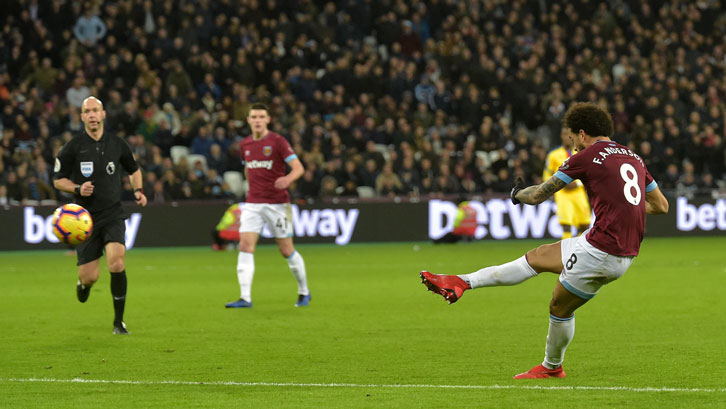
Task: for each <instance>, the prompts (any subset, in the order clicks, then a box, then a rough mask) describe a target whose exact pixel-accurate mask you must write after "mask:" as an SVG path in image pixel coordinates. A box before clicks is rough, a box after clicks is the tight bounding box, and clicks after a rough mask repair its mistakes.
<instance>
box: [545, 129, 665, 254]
mask: <svg viewBox="0 0 726 409" xmlns="http://www.w3.org/2000/svg"><path fill="white" fill-rule="evenodd" d="M555 177H557V178H559V179H560V180H562V181H563V182H565V183H570V182H572V181H573V180H575V179H580V180H581V181H582V183H583V184H584V185H585V188H586V189H587V196H588V198H589V199H590V206H591V207H592V209H593V210H594V211H595V218H596V219H595V224H594V225H593V227H592V229H590V232H589V233H588V234H587V237H586V238H587V241H588V242H589V243H590V244H592V245H593V246H595V247H596V248H598V249H600V250H602V251H604V252H607V253H609V254H612V255H616V256H637V255H638V251H639V250H640V242H641V241H642V240H643V232H644V231H645V193H646V192H650V191H652V190H654V189H655V188H656V187H657V186H658V184H657V183H656V182H655V181H654V180H653V177H652V176H651V175H650V173H649V172H648V169H646V167H645V164H644V163H643V160H642V159H641V158H640V156H638V155H637V154H635V153H634V152H633V151H631V150H630V149H628V148H627V147H625V146H623V145H620V144H618V143H616V142H613V141H597V142H595V143H594V144H592V145H591V146H589V147H587V148H586V149H584V150H582V151H580V152H578V153H577V154H575V155H573V156H571V157H570V158H569V159H568V160H567V161H565V162H564V163H563V164H562V166H560V168H559V170H558V171H557V173H555Z"/></svg>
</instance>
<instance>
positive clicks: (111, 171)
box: [106, 162, 116, 175]
mask: <svg viewBox="0 0 726 409" xmlns="http://www.w3.org/2000/svg"><path fill="white" fill-rule="evenodd" d="M114 172H116V165H115V164H114V163H113V162H108V165H106V173H108V174H109V175H113V174H114Z"/></svg>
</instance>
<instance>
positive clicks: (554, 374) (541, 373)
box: [514, 364, 566, 379]
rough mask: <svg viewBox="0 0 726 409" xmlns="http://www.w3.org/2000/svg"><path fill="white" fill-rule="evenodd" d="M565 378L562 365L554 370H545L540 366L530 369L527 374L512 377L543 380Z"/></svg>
mask: <svg viewBox="0 0 726 409" xmlns="http://www.w3.org/2000/svg"><path fill="white" fill-rule="evenodd" d="M565 376H566V374H565V370H564V369H562V365H560V366H558V367H557V368H555V369H549V368H546V367H545V366H544V365H542V364H540V365H537V366H535V367H534V368H532V369H530V370H529V371H527V372H523V373H521V374H517V375H514V379H543V378H564V377H565Z"/></svg>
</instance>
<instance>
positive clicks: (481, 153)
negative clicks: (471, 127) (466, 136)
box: [476, 151, 492, 169]
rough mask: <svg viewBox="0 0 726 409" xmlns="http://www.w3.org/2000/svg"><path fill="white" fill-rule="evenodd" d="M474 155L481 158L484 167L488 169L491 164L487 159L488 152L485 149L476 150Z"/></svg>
mask: <svg viewBox="0 0 726 409" xmlns="http://www.w3.org/2000/svg"><path fill="white" fill-rule="evenodd" d="M476 157H477V158H478V159H481V161H482V164H483V165H484V168H486V169H489V168H490V167H491V166H492V161H491V160H490V159H489V153H488V152H486V151H476Z"/></svg>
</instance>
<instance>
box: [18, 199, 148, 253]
mask: <svg viewBox="0 0 726 409" xmlns="http://www.w3.org/2000/svg"><path fill="white" fill-rule="evenodd" d="M52 219H53V215H50V216H48V217H43V216H41V215H39V214H35V208H34V207H26V208H24V209H23V239H24V240H25V242H26V243H30V244H37V243H40V242H42V241H43V240H47V241H49V242H51V243H58V242H59V240H58V238H57V237H56V236H55V234H53V225H52V223H51V222H52ZM140 223H141V213H132V214H131V216H129V218H128V219H126V236H125V237H124V241H125V242H126V249H127V250H128V249H131V248H132V247H134V242H135V241H136V233H138V231H139V224H140Z"/></svg>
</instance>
